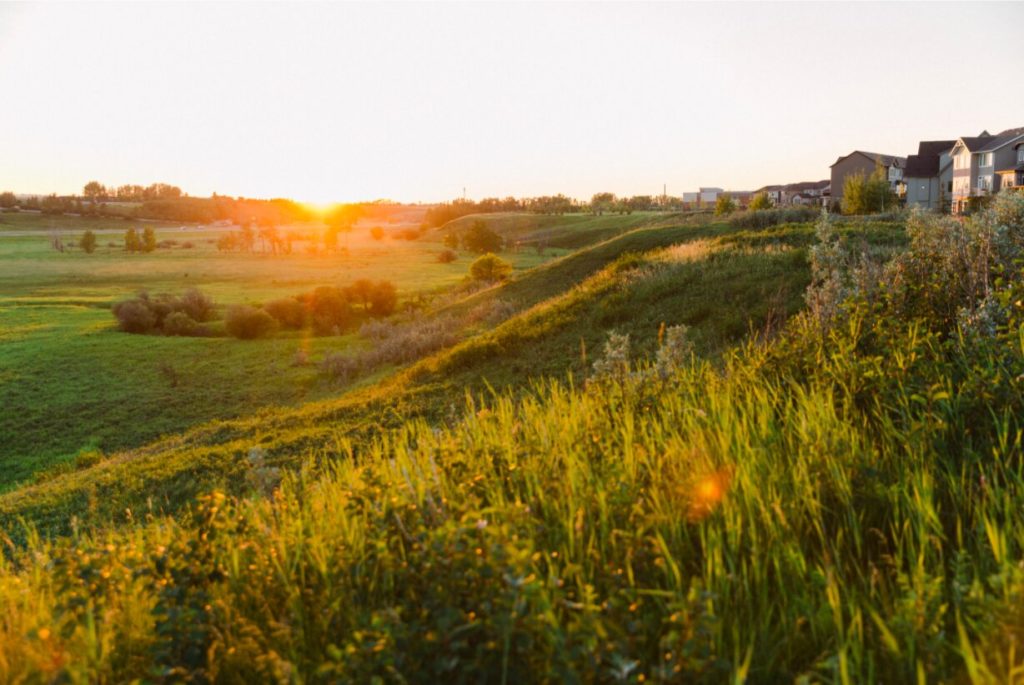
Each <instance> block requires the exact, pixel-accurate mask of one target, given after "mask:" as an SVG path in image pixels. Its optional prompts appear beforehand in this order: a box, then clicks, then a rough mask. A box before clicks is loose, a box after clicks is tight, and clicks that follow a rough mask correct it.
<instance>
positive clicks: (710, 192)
mask: <svg viewBox="0 0 1024 685" xmlns="http://www.w3.org/2000/svg"><path fill="white" fill-rule="evenodd" d="M724 192H725V191H724V190H722V189H721V188H701V189H700V201H701V202H702V203H705V204H708V203H714V202H715V201H716V200H717V199H718V196H719V195H721V194H722V193H724Z"/></svg>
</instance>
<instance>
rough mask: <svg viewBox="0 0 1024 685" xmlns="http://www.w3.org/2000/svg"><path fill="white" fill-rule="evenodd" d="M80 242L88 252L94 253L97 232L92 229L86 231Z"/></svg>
mask: <svg viewBox="0 0 1024 685" xmlns="http://www.w3.org/2000/svg"><path fill="white" fill-rule="evenodd" d="M79 244H80V245H81V246H82V249H83V250H85V253H86V254H92V253H93V252H95V251H96V234H95V233H93V232H92V231H86V232H85V233H83V234H82V240H81V242H80V243H79Z"/></svg>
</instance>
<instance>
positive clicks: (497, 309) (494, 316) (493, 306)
mask: <svg viewBox="0 0 1024 685" xmlns="http://www.w3.org/2000/svg"><path fill="white" fill-rule="evenodd" d="M515 313H516V307H515V305H514V304H512V303H511V302H506V301H505V300H491V301H489V302H481V303H480V304H478V305H477V306H475V307H473V309H471V310H470V312H469V314H468V315H467V317H466V318H467V319H468V320H469V322H470V323H478V322H480V321H483V322H484V323H487V324H490V325H492V326H493V325H497V324H499V323H501V322H502V321H504V320H505V319H508V318H509V317H511V316H512V315H513V314H515Z"/></svg>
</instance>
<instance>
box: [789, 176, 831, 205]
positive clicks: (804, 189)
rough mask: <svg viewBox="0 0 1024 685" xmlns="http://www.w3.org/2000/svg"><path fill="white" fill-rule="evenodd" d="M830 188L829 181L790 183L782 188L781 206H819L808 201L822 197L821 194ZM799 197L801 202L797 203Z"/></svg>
mask: <svg viewBox="0 0 1024 685" xmlns="http://www.w3.org/2000/svg"><path fill="white" fill-rule="evenodd" d="M828 186H829V181H828V180H827V179H826V180H824V181H801V182H799V183H788V184H786V185H784V186H782V193H781V200H780V203H779V204H784V205H792V204H799V205H803V204H817V202H816V201H815V202H808V201H807V200H808V199H811V198H818V197H821V194H822V193H823V192H824V191H825V188H827V187H828ZM797 197H799V198H800V201H799V202H797V201H796V200H797Z"/></svg>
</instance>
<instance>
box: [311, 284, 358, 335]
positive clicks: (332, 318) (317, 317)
mask: <svg viewBox="0 0 1024 685" xmlns="http://www.w3.org/2000/svg"><path fill="white" fill-rule="evenodd" d="M306 303H307V306H308V307H309V312H310V321H311V323H312V324H313V330H314V331H315V332H316V333H317V335H339V334H340V333H343V332H344V331H345V330H347V329H348V328H349V327H350V326H351V325H352V323H353V319H354V317H353V315H352V306H351V305H350V304H349V301H348V298H347V297H346V296H345V293H343V292H342V291H341V290H340V289H339V288H336V287H334V286H321V287H319V288H317V289H316V290H314V291H313V292H312V293H310V294H309V295H308V296H307V297H306Z"/></svg>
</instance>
